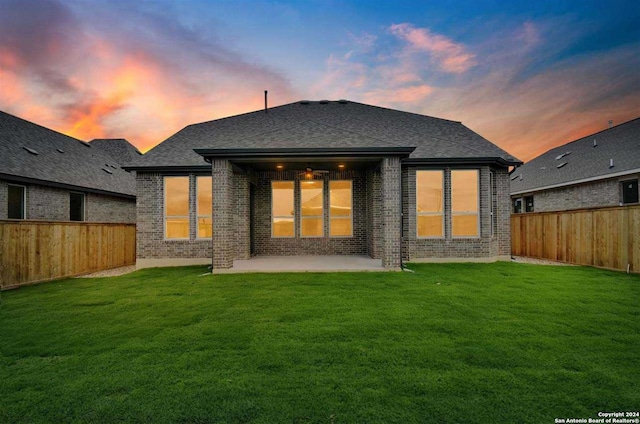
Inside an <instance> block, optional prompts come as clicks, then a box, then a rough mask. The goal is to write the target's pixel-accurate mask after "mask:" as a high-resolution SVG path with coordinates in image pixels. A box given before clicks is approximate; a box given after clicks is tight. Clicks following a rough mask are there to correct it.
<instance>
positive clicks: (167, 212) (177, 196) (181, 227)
mask: <svg viewBox="0 0 640 424" xmlns="http://www.w3.org/2000/svg"><path fill="white" fill-rule="evenodd" d="M164 236H165V238H167V239H188V238H189V177H164Z"/></svg>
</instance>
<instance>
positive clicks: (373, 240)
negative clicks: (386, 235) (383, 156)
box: [366, 168, 382, 259]
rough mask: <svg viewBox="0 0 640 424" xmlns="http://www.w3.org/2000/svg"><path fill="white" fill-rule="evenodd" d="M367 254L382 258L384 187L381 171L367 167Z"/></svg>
mask: <svg viewBox="0 0 640 424" xmlns="http://www.w3.org/2000/svg"><path fill="white" fill-rule="evenodd" d="M366 177H367V221H366V222H367V254H368V255H369V256H371V257H372V258H374V259H380V242H381V229H382V224H381V221H380V220H381V218H382V217H381V213H382V212H381V211H382V187H381V183H380V171H379V170H376V169H374V168H370V169H367V171H366Z"/></svg>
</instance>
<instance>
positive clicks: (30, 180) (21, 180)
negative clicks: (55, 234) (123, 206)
mask: <svg viewBox="0 0 640 424" xmlns="http://www.w3.org/2000/svg"><path fill="white" fill-rule="evenodd" d="M0 179H3V180H6V181H9V182H18V183H25V184H37V185H41V186H46V187H55V188H62V189H65V190H74V191H81V192H85V193H94V194H103V195H107V196H114V197H122V198H125V199H130V200H135V199H136V195H135V194H127V193H118V192H115V191H108V190H101V189H98V188H91V187H83V186H77V185H73V184H66V183H58V182H55V181H47V180H39V179H37V178H29V177H21V176H19V175H11V174H2V173H0Z"/></svg>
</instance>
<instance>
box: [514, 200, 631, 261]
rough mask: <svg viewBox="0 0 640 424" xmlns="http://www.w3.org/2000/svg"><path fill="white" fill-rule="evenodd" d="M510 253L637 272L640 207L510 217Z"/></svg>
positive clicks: (527, 214)
mask: <svg viewBox="0 0 640 424" xmlns="http://www.w3.org/2000/svg"><path fill="white" fill-rule="evenodd" d="M511 253H512V254H513V255H516V256H529V257H534V258H541V259H550V260H553V261H560V262H568V263H573V264H578V265H592V266H598V267H603V268H611V269H620V270H625V271H626V270H627V266H628V267H629V270H630V271H632V272H640V205H634V206H620V207H609V208H596V209H583V210H574V211H559V212H537V213H522V214H513V215H511Z"/></svg>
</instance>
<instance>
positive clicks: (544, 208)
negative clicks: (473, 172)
mask: <svg viewBox="0 0 640 424" xmlns="http://www.w3.org/2000/svg"><path fill="white" fill-rule="evenodd" d="M635 178H638V174H635V175H628V176H624V177H619V178H610V179H607V180H600V181H594V182H590V183H584V184H577V185H572V186H567V187H560V188H556V189H551V190H544V191H537V192H532V193H524V194H519V195H517V196H511V197H512V198H520V197H524V196H531V195H532V196H533V208H534V212H549V211H562V210H570V209H584V208H598V207H606V206H618V205H620V202H621V194H620V181H624V180H632V179H635Z"/></svg>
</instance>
